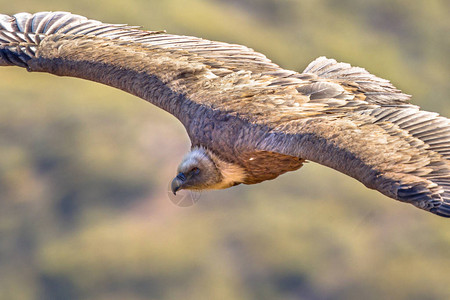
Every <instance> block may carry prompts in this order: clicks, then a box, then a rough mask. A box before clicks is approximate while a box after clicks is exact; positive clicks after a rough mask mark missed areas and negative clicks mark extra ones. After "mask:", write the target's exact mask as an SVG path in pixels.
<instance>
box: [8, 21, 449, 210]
mask: <svg viewBox="0 0 450 300" xmlns="http://www.w3.org/2000/svg"><path fill="white" fill-rule="evenodd" d="M0 65H2V66H10V65H13V66H20V67H24V68H26V69H27V70H28V71H32V72H48V73H52V74H55V75H59V76H72V77H79V78H84V79H88V80H92V81H96V82H100V83H103V84H106V85H109V86H113V87H116V88H119V89H121V90H124V91H126V92H129V93H131V94H134V95H136V96H138V97H141V98H143V99H145V100H147V101H149V102H151V103H153V104H154V105H156V106H158V107H160V108H162V109H164V110H166V111H168V112H169V113H171V114H173V115H174V116H175V117H176V118H178V119H179V120H180V121H181V123H182V124H183V125H184V126H185V128H186V131H187V133H188V135H189V137H190V139H191V141H192V150H191V152H189V153H188V154H187V155H186V156H185V158H184V159H183V160H182V162H181V164H180V166H179V168H178V175H177V176H176V177H175V179H174V180H173V182H172V190H173V192H174V193H175V192H176V191H178V190H180V189H193V190H201V189H220V188H227V187H230V186H233V185H236V184H240V183H245V184H254V183H258V182H261V181H264V180H269V179H273V178H276V177H277V176H278V175H280V174H282V173H285V172H287V171H293V170H297V169H298V168H300V167H301V166H302V163H303V162H304V161H305V160H310V161H314V162H317V163H320V164H323V165H326V166H328V167H331V168H334V169H336V170H338V171H341V172H343V173H345V174H347V175H349V176H352V177H354V178H356V179H357V180H359V181H360V182H362V183H363V184H365V185H366V186H367V187H369V188H372V189H376V190H378V191H380V192H381V193H383V194H385V195H386V196H388V197H391V198H393V199H397V200H400V201H403V202H407V203H410V204H413V205H415V206H417V207H419V208H421V209H424V210H427V211H430V212H432V213H435V214H437V215H440V216H444V217H450V162H449V158H450V121H449V120H448V119H447V118H444V117H441V116H439V115H438V114H437V113H431V112H426V111H422V110H420V109H419V107H417V106H414V105H412V104H410V103H409V99H410V96H409V95H406V94H403V93H402V92H401V91H399V90H398V89H396V88H395V87H394V86H393V85H392V84H391V83H390V82H389V81H387V80H384V79H381V78H378V77H376V76H374V75H372V74H370V73H368V72H367V71H366V70H364V69H362V68H358V67H352V66H350V65H349V64H346V63H338V62H336V61H335V60H333V59H327V58H324V57H320V58H318V59H316V60H315V61H313V62H312V63H310V64H309V66H307V68H306V69H305V70H304V71H303V72H302V73H298V72H294V71H289V70H284V69H282V68H280V67H279V66H278V65H276V64H274V63H272V62H271V61H270V60H269V59H267V58H266V57H265V56H264V55H262V54H260V53H257V52H255V51H253V50H251V49H249V48H247V47H244V46H240V45H232V44H227V43H221V42H212V41H208V40H204V39H200V38H196V37H189V36H178V35H171V34H167V33H165V32H159V31H145V30H140V29H139V28H137V27H131V26H126V25H113V24H104V23H102V22H99V21H95V20H89V19H87V18H85V17H82V16H79V15H74V14H70V13H67V12H40V13H36V14H29V13H19V14H16V15H14V16H8V15H0Z"/></svg>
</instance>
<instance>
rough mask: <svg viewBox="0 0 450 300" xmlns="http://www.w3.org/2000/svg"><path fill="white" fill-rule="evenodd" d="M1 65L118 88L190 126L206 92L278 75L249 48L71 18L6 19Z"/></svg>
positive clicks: (1, 29)
mask: <svg viewBox="0 0 450 300" xmlns="http://www.w3.org/2000/svg"><path fill="white" fill-rule="evenodd" d="M2 65H3V66H8V65H16V66H20V67H24V68H27V69H28V70H29V71H38V72H48V73H52V74H56V75H61V76H72V77H79V78H84V79H88V80H92V81H97V82H100V83H104V84H107V85H110V86H114V87H117V88H119V89H122V90H125V91H127V92H129V93H132V94H134V95H137V96H139V97H141V98H144V99H146V100H148V101H149V102H151V103H153V104H155V105H157V106H159V107H161V108H163V109H165V110H167V111H169V112H170V113H172V114H174V115H175V116H176V117H178V118H179V119H181V121H182V122H183V123H184V124H185V125H186V123H188V120H183V118H186V111H187V110H188V108H186V107H189V105H190V104H193V105H195V104H196V103H199V102H201V100H199V99H201V98H202V97H201V93H202V91H203V90H205V89H206V90H208V87H210V88H209V91H210V93H214V91H215V90H217V89H215V88H214V86H216V85H223V84H224V83H227V84H229V85H233V84H234V83H236V82H237V81H238V80H239V79H240V78H241V77H243V74H244V76H245V74H252V73H261V72H265V71H274V70H278V69H280V68H279V67H278V66H277V65H276V64H274V63H272V62H271V61H270V60H269V59H267V58H266V57H265V56H264V55H262V54H260V53H257V52H255V51H253V50H252V49H249V48H247V47H245V46H240V45H231V44H227V43H221V42H212V41H208V40H204V39H200V38H196V37H189V36H178V35H171V34H166V33H164V32H161V31H146V30H140V29H138V28H137V27H132V26H127V25H114V24H104V23H102V22H100V21H95V20H89V19H87V18H85V17H82V16H79V15H74V14H71V13H67V12H40V13H36V14H29V13H19V14H16V15H14V16H7V15H0V66H2ZM216 81H217V82H216ZM196 94H198V96H196ZM211 98H212V97H209V99H211ZM216 98H217V97H216Z"/></svg>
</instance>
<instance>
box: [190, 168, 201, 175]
mask: <svg viewBox="0 0 450 300" xmlns="http://www.w3.org/2000/svg"><path fill="white" fill-rule="evenodd" d="M189 173H191V174H194V175H197V174H198V173H200V169H199V168H197V167H195V168H192V169H191V170H190V171H189Z"/></svg>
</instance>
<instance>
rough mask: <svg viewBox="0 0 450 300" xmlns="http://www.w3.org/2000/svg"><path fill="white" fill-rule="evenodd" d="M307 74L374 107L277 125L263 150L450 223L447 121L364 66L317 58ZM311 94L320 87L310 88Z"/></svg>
mask: <svg viewBox="0 0 450 300" xmlns="http://www.w3.org/2000/svg"><path fill="white" fill-rule="evenodd" d="M305 72H306V73H312V74H314V75H317V76H318V77H319V78H322V79H327V80H331V81H332V82H333V83H339V85H341V86H352V87H354V92H355V95H354V96H355V97H357V95H358V94H361V95H360V97H362V98H361V99H363V98H364V101H365V102H368V103H369V104H371V106H367V105H359V106H358V108H356V109H353V110H349V109H347V108H346V105H343V106H342V107H340V108H339V107H338V108H336V107H332V106H330V107H327V108H323V109H322V112H323V114H322V115H319V116H316V117H313V118H302V119H296V120H291V121H288V122H280V123H279V124H278V125H277V126H276V127H274V128H273V130H272V131H271V132H270V133H268V134H267V135H266V137H265V139H263V141H262V142H261V143H260V145H259V147H260V148H261V149H262V150H267V151H274V152H278V153H283V154H287V155H291V156H296V157H302V158H304V159H307V160H311V161H314V162H318V163H320V164H323V165H326V166H329V167H331V168H334V169H336V170H338V171H341V172H343V173H345V174H347V175H350V176H352V177H354V178H356V179H357V180H359V181H361V182H362V183H364V184H365V185H366V186H367V187H369V188H372V189H376V190H378V191H380V192H382V193H383V194H385V195H387V196H389V197H391V198H394V199H397V200H400V201H404V202H408V203H411V204H413V205H415V206H417V207H419V208H422V209H425V210H428V211H430V212H433V213H435V214H437V215H440V216H444V217H450V120H449V119H447V118H444V117H441V116H439V115H438V114H437V113H431V112H426V111H421V110H420V109H419V108H418V107H417V106H413V105H409V104H407V101H408V98H409V96H407V95H405V94H402V93H401V92H400V91H399V90H397V89H395V88H394V87H393V86H392V85H391V84H390V83H389V82H388V81H386V80H383V79H379V78H377V77H375V76H374V75H371V74H369V73H368V72H367V71H365V70H364V69H361V68H354V67H351V66H350V65H348V64H343V63H337V62H336V61H335V60H332V59H326V58H319V59H317V60H316V61H314V62H313V63H311V64H310V66H308V68H307V69H306V70H305ZM314 93H323V89H320V88H316V89H314V88H311V95H314ZM326 94H327V95H324V96H323V97H322V96H320V97H319V98H327V97H330V98H329V100H328V101H329V102H330V103H333V101H334V99H333V97H335V96H333V95H336V94H337V91H336V90H334V91H333V89H331V91H328V93H326ZM313 98H314V97H313ZM311 101H312V102H314V101H317V99H316V100H315V99H312V100H311ZM364 101H363V102H364ZM348 103H349V101H347V104H348ZM327 110H330V111H332V113H329V114H327V113H326V112H327Z"/></svg>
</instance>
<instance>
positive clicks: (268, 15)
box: [0, 0, 450, 300]
mask: <svg viewBox="0 0 450 300" xmlns="http://www.w3.org/2000/svg"><path fill="white" fill-rule="evenodd" d="M58 2H59V1H58ZM0 8H1V12H2V13H7V14H13V13H16V12H20V11H29V12H36V11H41V10H67V11H71V12H74V13H78V14H82V15H86V16H88V17H91V18H95V19H100V20H102V21H105V22H110V23H128V24H132V25H142V26H144V28H146V29H154V30H157V29H167V30H168V31H169V32H171V33H178V34H187V35H197V36H201V37H205V38H209V39H215V40H222V41H227V42H233V43H241V44H246V45H248V46H250V47H252V48H254V49H256V50H258V51H260V52H263V53H265V54H266V55H267V56H268V57H270V58H271V59H272V60H273V61H275V62H276V63H278V64H280V65H281V66H283V67H285V68H289V69H294V70H298V71H301V70H302V69H303V68H304V67H305V66H306V65H307V64H308V63H309V62H310V61H311V60H313V59H314V58H316V57H317V56H320V55H326V56H329V57H334V58H336V59H338V60H341V61H346V62H350V63H352V64H354V65H359V66H363V67H365V68H367V69H368V70H369V71H371V72H373V73H375V74H377V75H379V76H381V77H384V78H387V79H390V80H391V81H392V82H393V83H394V84H395V85H396V86H397V87H399V88H401V89H402V90H404V91H405V92H407V93H410V94H413V95H414V97H413V102H414V103H416V104H419V105H421V106H422V107H424V108H425V109H427V110H433V111H439V112H440V113H441V114H443V115H445V116H448V115H449V113H450V106H449V105H448V97H449V94H450V91H449V85H448V80H449V70H450V65H449V62H450V60H449V57H448V54H449V53H450V36H449V34H450V23H449V19H448V13H449V11H450V5H449V2H448V1H445V0H442V1H437V0H429V1H411V0H377V1H375V0H370V1H351V0H340V1H331V0H317V1H307V0H216V1H212V0H211V1H206V0H191V1H182V0H165V1H159V0H155V1H144V0H131V1H127V2H123V1H97V2H94V1H86V0H77V1H64V2H63V3H57V2H56V1H50V0H40V1H34V0H33V1H31V0H24V1H15V2H14V1H13V2H12V1H5V0H0ZM188 148H189V140H188V138H187V136H186V134H185V132H184V129H183V128H182V126H181V125H180V124H179V123H178V122H177V121H176V119H175V118H173V117H172V116H170V115H168V114H167V113H164V112H163V111H161V110H159V109H157V108H155V107H153V106H151V105H149V104H147V103H145V102H144V101H141V100H139V99H137V98H135V97H133V96H130V95H127V94H125V93H123V92H120V91H117V90H114V89H112V88H108V87H104V86H101V85H99V84H95V83H91V82H85V81H82V80H79V79H72V78H58V77H56V76H52V75H47V74H28V73H27V72H26V71H25V70H23V69H19V68H1V69H0V299H17V300H28V299H129V300H138V299H450V286H449V285H448V283H447V281H448V276H449V274H450V223H449V220H446V219H443V218H439V217H437V216H434V215H432V214H428V213H426V212H423V211H420V210H418V209H415V208H413V207H412V206H408V205H405V204H401V203H399V202H396V201H393V200H390V199H388V198H386V197H384V196H382V195H380V194H378V193H377V192H375V191H370V190H367V189H366V188H364V187H363V186H362V185H361V184H359V183H358V182H356V181H355V180H352V179H350V178H347V177H345V176H343V175H341V174H338V173H337V172H335V171H332V170H329V169H326V168H324V167H321V166H318V165H314V164H307V165H306V166H305V167H303V168H302V169H301V170H300V171H299V172H295V173H291V174H286V175H283V176H281V177H280V178H278V179H277V180H274V181H271V182H265V183H262V184H259V185H255V186H238V187H235V188H232V189H229V190H225V191H217V192H208V193H204V194H203V196H202V199H201V200H200V202H199V203H198V204H197V205H195V206H194V207H191V208H187V209H186V208H184V209H183V208H178V207H175V206H174V205H173V204H172V203H171V202H170V201H169V199H168V198H167V194H166V189H167V183H168V182H169V180H170V179H171V177H172V176H174V175H175V170H176V166H177V164H178V162H179V161H180V159H181V158H182V155H183V153H185V152H186V151H187V150H188Z"/></svg>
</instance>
